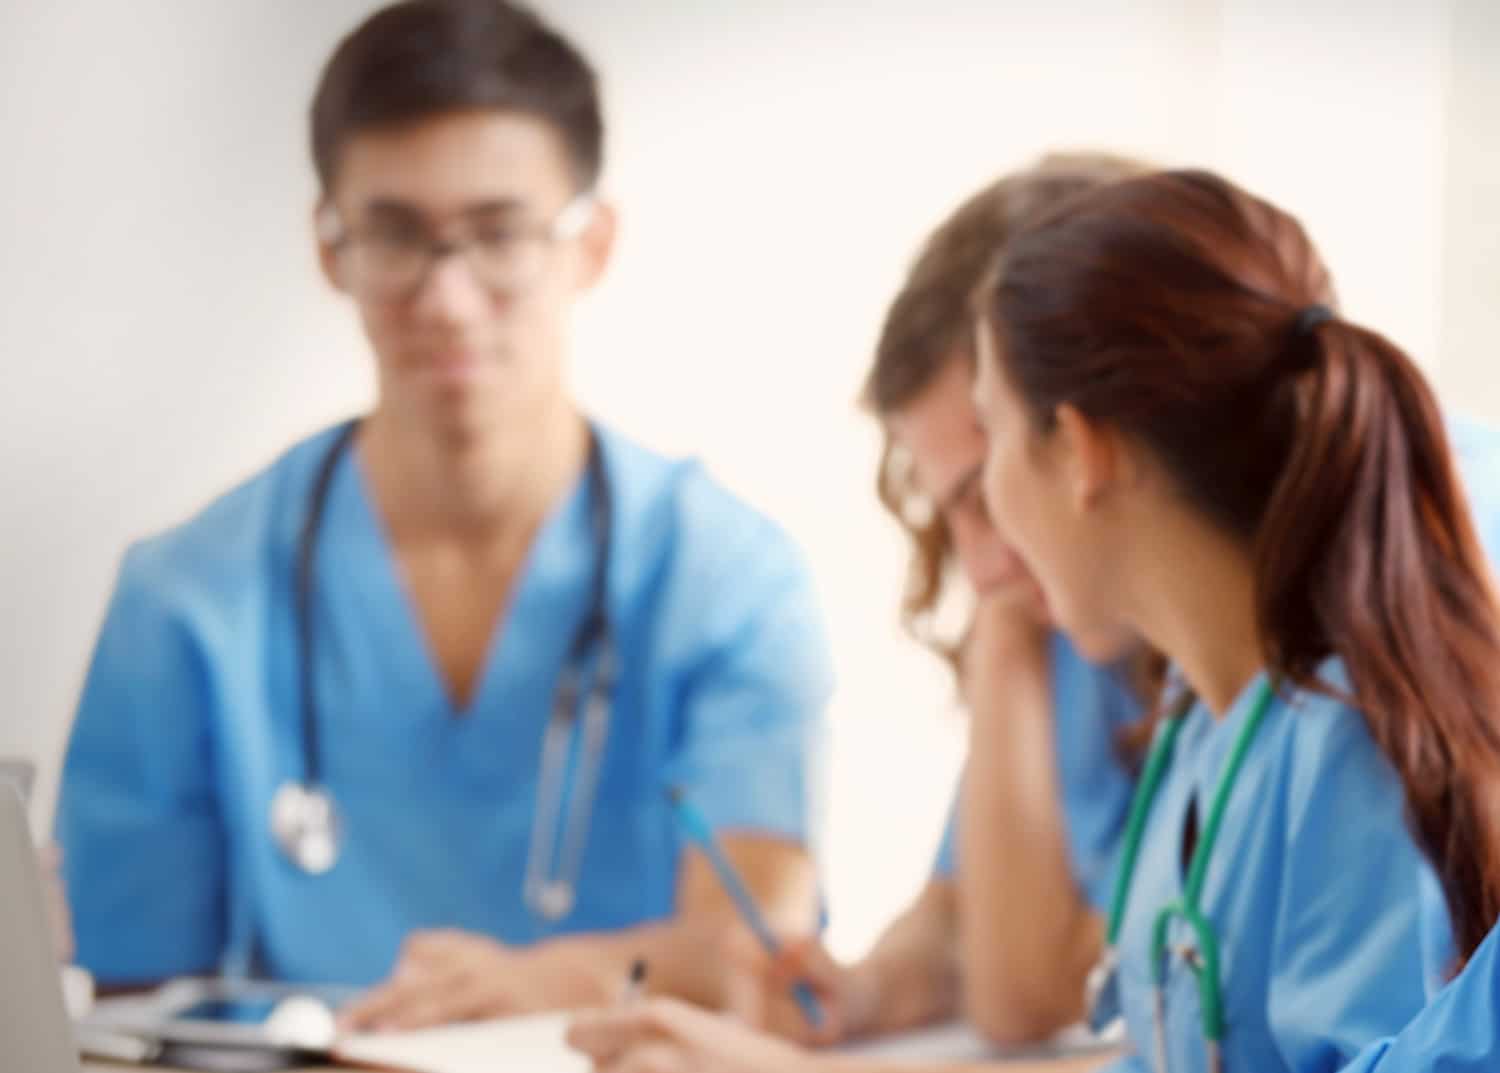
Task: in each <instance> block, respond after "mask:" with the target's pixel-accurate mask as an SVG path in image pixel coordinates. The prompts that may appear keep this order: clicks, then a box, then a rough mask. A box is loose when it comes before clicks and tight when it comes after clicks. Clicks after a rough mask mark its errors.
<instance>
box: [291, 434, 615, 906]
mask: <svg viewBox="0 0 1500 1073" xmlns="http://www.w3.org/2000/svg"><path fill="white" fill-rule="evenodd" d="M358 427H359V421H358V420H357V419H356V420H353V421H350V422H348V423H347V424H345V425H344V426H343V427H342V428H341V429H339V430H338V432H337V433H336V434H335V435H334V439H333V443H332V444H330V446H329V448H328V451H327V452H326V453H325V454H324V456H323V460H322V462H321V463H320V464H319V466H318V470H317V473H316V475H315V477H314V478H313V484H312V490H311V492H310V493H309V495H308V501H307V512H306V514H305V515H304V517H303V520H302V528H301V531H300V533H299V534H298V538H297V561H296V573H295V576H294V584H293V596H294V599H295V601H296V616H297V622H296V629H297V647H298V660H299V662H298V685H299V699H300V703H301V712H302V774H303V777H302V779H301V780H300V781H298V780H296V779H287V780H286V781H284V782H282V783H281V785H280V786H278V787H277V788H276V793H275V794H274V795H273V797H272V798H271V833H272V835H273V836H274V838H275V840H276V843H277V845H278V846H279V847H280V848H281V851H282V853H284V854H285V855H286V858H287V859H288V860H289V861H290V862H291V863H292V864H294V865H295V866H296V867H297V868H299V869H301V870H302V871H303V872H305V873H307V874H308V875H314V876H316V875H323V874H325V873H327V872H328V871H330V870H331V869H332V868H333V866H334V865H335V864H336V863H337V862H338V856H339V845H340V842H341V840H342V831H341V824H340V820H339V815H338V809H337V808H336V807H335V805H334V801H333V795H332V793H331V792H330V791H329V790H328V788H327V787H326V786H324V785H323V779H322V774H323V772H322V750H321V747H320V741H319V734H320V725H321V724H320V720H319V718H318V701H317V690H316V688H315V686H316V682H315V677H316V668H317V659H316V655H317V652H316V640H317V631H316V630H315V629H314V628H313V602H314V596H315V591H314V590H315V579H316V565H317V563H316V560H317V550H318V534H319V530H320V528H321V527H322V522H323V514H324V511H325V509H326V508H327V506H328V495H329V489H330V486H331V485H332V483H333V474H334V470H335V469H336V468H337V466H338V463H339V460H340V459H341V458H343V456H344V455H345V454H346V453H347V452H348V450H349V446H350V444H351V443H352V442H353V441H354V433H355V431H356V430H357V429H358ZM587 480H588V486H589V514H590V522H591V528H592V533H593V541H594V548H595V553H594V576H593V582H592V592H591V595H590V602H589V609H588V613H587V614H586V615H584V618H583V622H582V623H580V624H579V627H578V629H577V631H576V632H575V633H574V635H573V641H572V644H571V645H570V646H569V648H568V654H567V659H566V660H565V662H564V663H563V670H562V675H561V677H560V678H559V680H558V684H557V690H556V692H555V693H554V694H553V701H552V715H551V717H550V718H549V719H548V721H547V730H546V734H545V736H544V738H543V740H542V757H541V759H542V767H541V773H540V776H539V779H538V782H537V800H536V809H535V812H534V814H533V817H532V828H531V845H530V848H529V850H528V852H527V860H526V877H525V881H524V885H523V888H522V893H523V896H524V897H525V900H526V904H527V905H528V907H530V909H531V910H532V911H533V912H534V913H536V914H537V915H538V916H540V917H542V918H544V919H546V920H549V921H558V920H561V919H562V918H563V917H565V916H567V915H568V914H569V913H570V912H572V910H573V906H574V904H575V903H576V902H577V889H578V877H579V873H580V872H581V870H582V867H583V852H584V848H585V845H586V843H587V841H588V827H589V818H590V816H591V814H592V812H593V807H594V796H595V793H596V791H597V790H598V784H599V774H600V769H601V767H602V766H603V760H604V747H605V744H606V740H607V738H608V736H609V720H610V696H611V693H612V692H613V689H614V685H615V679H616V676H617V674H618V671H619V662H618V659H617V653H616V645H615V636H614V629H613V627H612V626H611V624H610V620H609V612H608V609H607V604H608V601H607V596H608V589H609V573H610V570H609V565H610V563H609V561H610V552H611V544H612V538H613V528H614V527H613V517H612V512H611V505H612V504H611V500H612V495H611V488H610V482H609V476H608V472H607V470H606V467H605V464H604V454H603V451H602V449H601V448H600V445H599V434H598V432H597V431H596V430H595V429H593V428H592V427H591V428H590V429H589V455H588V474H587ZM590 653H593V654H594V656H595V658H594V660H593V667H592V674H590V671H589V663H590V660H589V655H590ZM585 685H587V692H585ZM580 698H582V701H583V703H582V732H583V743H582V750H581V752H580V755H579V759H578V764H577V768H576V776H575V778H574V780H573V782H574V787H573V790H574V792H573V794H572V795H571V799H570V798H569V794H568V782H569V779H568V778H567V768H568V753H569V751H570V747H571V744H572V740H573V738H574V736H575V734H576V733H577V732H578V724H579V721H580V720H579V710H580V704H579V700H580Z"/></svg>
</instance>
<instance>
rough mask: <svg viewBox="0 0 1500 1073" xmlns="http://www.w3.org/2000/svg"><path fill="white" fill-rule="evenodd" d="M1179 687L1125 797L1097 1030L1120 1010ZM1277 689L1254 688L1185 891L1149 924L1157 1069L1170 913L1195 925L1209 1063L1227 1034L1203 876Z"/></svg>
mask: <svg viewBox="0 0 1500 1073" xmlns="http://www.w3.org/2000/svg"><path fill="white" fill-rule="evenodd" d="M1179 684H1180V685H1181V688H1180V689H1179V690H1172V691H1169V692H1168V694H1167V697H1166V710H1167V712H1168V715H1167V716H1166V718H1165V719H1164V720H1163V723H1162V726H1161V727H1160V728H1159V729H1158V731H1157V733H1156V737H1155V739H1154V740H1153V742H1152V745H1151V751H1150V753H1149V754H1148V756H1147V758H1146V766H1145V769H1144V770H1143V771H1142V773H1141V782H1140V785H1139V786H1138V787H1137V788H1136V792H1135V796H1134V798H1133V799H1132V800H1131V803H1130V813H1129V818H1128V819H1127V821H1126V825H1125V836H1124V841H1123V844H1122V847H1121V852H1120V863H1119V870H1118V872H1117V873H1116V877H1115V890H1114V896H1113V898H1112V899H1111V902H1110V911H1109V931H1108V935H1107V938H1106V940H1105V947H1104V953H1103V955H1102V956H1101V957H1100V959H1099V964H1098V965H1096V966H1095V967H1094V970H1093V971H1092V972H1091V973H1090V974H1089V983H1088V990H1089V1023H1090V1025H1091V1026H1092V1027H1093V1028H1094V1029H1095V1031H1099V1030H1101V1029H1102V1028H1103V1027H1104V1025H1105V1024H1107V1023H1108V1022H1109V1021H1112V1020H1114V1019H1115V1018H1116V1017H1118V1016H1119V1014H1120V997H1119V977H1118V969H1119V955H1118V944H1119V941H1120V931H1121V928H1122V926H1123V924H1124V920H1125V911H1126V909H1127V908H1128V906H1129V904H1130V888H1131V884H1132V883H1133V882H1134V879H1135V868H1136V859H1137V857H1138V856H1139V855H1140V849H1141V842H1142V841H1143V839H1144V836H1145V830H1146V822H1147V820H1148V818H1149V817H1150V814H1151V806H1152V805H1153V804H1154V803H1155V800H1156V795H1157V792H1158V791H1159V790H1160V789H1161V784H1162V782H1163V780H1164V779H1165V778H1166V774H1167V770H1168V769H1169V768H1170V767H1171V763H1172V754H1173V752H1174V750H1175V749H1176V745H1177V736H1178V734H1179V733H1180V732H1181V730H1182V726H1183V723H1184V722H1185V721H1186V719H1187V714H1188V712H1190V711H1191V710H1192V708H1193V705H1194V704H1195V703H1196V702H1197V698H1196V696H1194V694H1193V693H1192V691H1191V690H1189V689H1187V688H1186V686H1185V683H1179ZM1275 695H1276V683H1275V681H1274V680H1273V679H1272V678H1270V677H1267V678H1266V679H1265V680H1264V681H1263V682H1262V683H1261V685H1260V689H1259V691H1258V692H1257V693H1256V696H1255V701H1254V704H1253V706H1252V707H1251V710H1250V714H1249V716H1248V717H1247V718H1246V720H1245V724H1244V726H1242V727H1241V728H1240V732H1239V734H1238V735H1237V736H1236V737H1235V740H1234V744H1233V746H1232V747H1231V749H1230V753H1229V758H1228V760H1227V761H1226V763H1225V765H1224V769H1223V770H1222V771H1221V772H1220V774H1219V781H1218V784H1217V785H1216V786H1215V787H1214V794H1213V799H1212V801H1211V802H1210V805H1209V812H1208V819H1207V821H1206V823H1205V825H1204V828H1203V832H1202V833H1201V834H1200V835H1199V838H1198V844H1197V846H1195V847H1194V849H1193V856H1192V860H1191V861H1190V862H1189V864H1188V877H1187V883H1186V884H1185V886H1184V888H1183V894H1182V897H1181V898H1179V899H1177V900H1175V901H1173V902H1170V903H1169V904H1167V905H1165V906H1163V907H1162V908H1161V910H1160V911H1159V912H1158V913H1157V915H1156V918H1155V920H1154V921H1153V923H1152V929H1151V948H1150V949H1151V982H1152V986H1153V990H1154V992H1155V993H1154V996H1153V1001H1154V1007H1155V1008H1154V1010H1153V1022H1154V1029H1155V1035H1156V1039H1155V1047H1156V1063H1155V1064H1156V1069H1157V1073H1166V1070H1167V1061H1166V1038H1165V1033H1166V1010H1165V1005H1166V974H1167V961H1168V958H1167V955H1168V948H1167V932H1168V929H1169V927H1170V925H1171V923H1172V921H1173V920H1181V921H1183V922H1184V923H1185V924H1186V925H1187V926H1188V928H1189V929H1190V930H1191V931H1192V932H1193V940H1194V943H1195V949H1194V950H1193V951H1192V952H1191V956H1189V957H1186V958H1185V962H1186V964H1187V965H1188V967H1189V969H1190V970H1191V971H1192V973H1193V976H1194V979H1195V980H1196V982H1197V984H1198V995H1199V1004H1200V1006H1201V1011H1200V1013H1201V1018H1202V1026H1201V1027H1202V1030H1203V1038H1204V1040H1205V1041H1206V1042H1207V1044H1208V1048H1209V1054H1210V1065H1211V1068H1217V1067H1218V1060H1219V1051H1220V1045H1221V1043H1222V1041H1223V1039H1224V1027H1225V1026H1224V1009H1223V993H1222V988H1221V986H1220V979H1219V948H1218V939H1217V936H1216V935H1215V934H1214V930H1213V927H1212V925H1211V924H1210V923H1209V922H1208V919H1207V917H1205V916H1204V915H1203V913H1202V911H1201V910H1200V908H1199V899H1200V897H1201V895H1202V892H1203V884H1204V881H1205V879H1206V878H1207V875H1208V865H1209V861H1210V860H1211V859H1212V856H1213V849H1214V844H1215V843H1216V842H1217V841H1218V837H1219V828H1220V826H1221V825H1222V823H1223V820H1224V813H1225V811H1226V810H1227V808H1228V805H1229V799H1230V797H1231V796H1232V795H1233V793H1234V785H1235V782H1236V781H1237V779H1238V778H1239V773H1240V768H1241V767H1243V766H1244V762H1245V757H1246V755H1247V754H1248V753H1249V751H1250V745H1251V743H1252V742H1253V741H1254V739H1255V735H1256V733H1257V732H1258V731H1259V730H1260V726H1261V724H1262V723H1263V722H1264V721H1265V717H1266V713H1267V711H1269V710H1270V707H1271V700H1272V699H1273V698H1274V697H1275Z"/></svg>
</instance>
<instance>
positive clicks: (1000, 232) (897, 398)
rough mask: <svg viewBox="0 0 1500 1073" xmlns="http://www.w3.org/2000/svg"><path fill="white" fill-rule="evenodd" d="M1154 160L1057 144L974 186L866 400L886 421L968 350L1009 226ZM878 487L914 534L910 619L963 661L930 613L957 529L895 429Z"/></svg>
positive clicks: (936, 235) (889, 330) (910, 294)
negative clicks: (935, 507) (1062, 148)
mask: <svg viewBox="0 0 1500 1073" xmlns="http://www.w3.org/2000/svg"><path fill="white" fill-rule="evenodd" d="M1147 170H1148V169H1147V168H1146V166H1145V165H1144V164H1140V163H1137V162H1136V161H1133V160H1129V159H1126V158H1124V157H1118V156H1111V155H1109V154H1107V153H1057V154H1053V155H1050V156H1047V157H1044V158H1043V159H1042V160H1041V161H1040V162H1038V163H1036V164H1034V165H1032V166H1031V167H1028V168H1025V169H1023V170H1021V171H1016V172H1012V173H1011V174H1009V175H1006V176H1005V177H1004V178H1001V179H999V180H997V181H996V182H993V183H991V184H990V185H989V186H986V187H984V188H983V189H982V190H980V191H979V192H978V193H976V194H974V195H972V196H971V197H970V198H969V199H968V200H967V201H965V202H964V203H963V204H962V205H960V206H959V207H958V208H957V209H956V210H954V212H953V213H952V214H951V215H950V216H949V217H948V218H947V219H946V220H945V221H944V222H943V223H942V225H941V226H939V227H938V229H937V230H936V231H934V232H933V233H932V235H931V236H930V237H929V238H928V239H927V241H926V243H925V244H924V245H923V246H922V249H921V252H920V253H919V254H918V256H917V258H916V260H915V261H914V262H913V264H912V266H911V269H910V270H909V272H908V273H907V277H906V282H905V283H904V284H903V285H902V287H901V290H900V292H899V293H897V295H896V297H895V299H894V300H893V301H892V302H891V305H890V309H889V310H888V311H887V313H886V316H885V324H884V326H883V327H882V329H881V332H880V340H879V342H878V343H877V344H876V347H875V361H874V364H873V366H872V367H871V369H870V372H869V374H868V376H867V378H866V381H865V387H864V392H863V397H864V402H865V405H866V406H867V407H868V408H869V409H870V410H871V411H872V412H873V413H874V414H875V416H876V417H878V418H880V419H881V420H882V421H884V420H885V419H886V418H889V417H890V416H892V415H893V414H895V413H896V412H897V411H899V410H901V409H902V408H903V407H905V406H908V405H910V404H911V403H912V402H914V401H915V400H916V399H917V398H918V397H919V396H920V395H921V394H922V393H923V392H924V391H926V390H927V388H928V387H929V386H931V384H932V383H933V382H934V381H935V380H936V379H937V378H938V375H939V374H940V373H941V372H942V371H943V370H944V369H946V368H947V367H948V365H949V363H951V362H953V361H959V360H969V359H968V357H967V355H968V351H969V346H968V342H969V334H970V320H969V315H968V310H969V304H968V303H969V299H970V297H971V296H972V295H973V293H974V289H975V288H976V287H978V286H979V284H980V281H981V280H982V279H983V278H984V275H985V272H986V271H988V270H989V269H990V268H991V266H992V265H993V263H994V259H995V251H996V250H997V249H999V248H1001V247H1002V246H1004V245H1005V242H1006V240H1007V239H1008V238H1009V237H1010V235H1011V234H1013V233H1014V232H1015V231H1017V230H1018V229H1020V228H1022V227H1024V226H1025V225H1026V224H1027V223H1028V222H1030V221H1031V220H1032V219H1033V218H1034V217H1035V216H1036V215H1037V214H1038V213H1042V212H1045V211H1047V210H1048V209H1052V208H1055V207H1056V206H1057V205H1058V204H1060V203H1062V202H1064V201H1066V200H1067V199H1068V198H1069V197H1071V196H1073V195H1075V194H1078V193H1081V192H1083V191H1086V190H1090V189H1093V188H1094V187H1097V186H1100V185H1102V184H1104V183H1108V182H1113V181H1115V180H1116V179H1122V178H1125V177H1126V176H1130V175H1140V174H1143V173H1144V172H1146V171H1147ZM876 489H877V492H878V493H879V495H880V501H881V502H882V503H884V504H885V507H886V509H887V510H889V511H890V513H891V515H892V516H893V517H894V518H895V519H896V521H897V522H898V523H900V525H901V527H902V528H903V529H905V530H906V532H907V535H908V536H909V537H910V539H911V545H912V557H911V563H910V565H909V566H908V568H907V577H906V588H905V592H904V594H903V597H902V605H901V622H902V625H903V626H904V627H905V628H906V630H907V632H908V633H910V634H911V635H912V636H913V637H914V638H916V639H917V640H919V641H921V642H922V643H923V644H925V645H928V646H929V647H930V648H932V649H933V650H934V651H936V652H937V653H938V654H939V655H940V656H942V657H943V659H944V660H946V661H947V662H948V663H949V664H950V665H952V666H954V667H955V668H956V667H957V661H958V655H959V652H958V649H959V646H960V644H961V642H959V641H955V640H949V639H945V638H943V637H941V636H939V635H938V633H937V631H936V629H935V628H934V626H933V622H932V617H933V613H934V610H935V609H936V607H937V604H938V602H939V600H940V599H941V596H942V591H943V584H944V581H945V579H946V577H947V572H948V570H949V569H950V567H951V564H952V561H953V542H952V538H951V537H950V535H949V533H948V530H947V526H946V525H945V524H944V522H943V518H942V516H941V515H939V514H938V513H937V512H936V511H932V510H930V509H924V507H926V506H927V504H928V500H927V497H926V496H925V495H923V494H922V492H921V490H920V489H919V488H917V486H916V484H915V482H914V481H913V479H912V477H911V472H910V464H909V460H907V459H906V458H905V455H904V452H903V451H902V450H901V448H900V447H899V445H898V444H897V443H896V442H895V441H894V440H893V439H892V437H891V435H890V432H889V430H887V431H886V434H885V445H884V447H883V449H882V451H881V456H880V467H879V470H878V472H877V475H876Z"/></svg>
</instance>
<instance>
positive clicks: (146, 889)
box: [57, 552, 227, 983]
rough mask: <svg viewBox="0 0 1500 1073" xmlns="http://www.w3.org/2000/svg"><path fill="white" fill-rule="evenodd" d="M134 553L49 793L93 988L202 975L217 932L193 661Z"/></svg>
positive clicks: (211, 796) (190, 646)
mask: <svg viewBox="0 0 1500 1073" xmlns="http://www.w3.org/2000/svg"><path fill="white" fill-rule="evenodd" d="M143 559H144V556H142V555H140V554H138V553H136V552H132V553H131V554H130V555H128V556H127V557H126V560H125V563H124V565H123V567H122V569H121V573H120V578H119V580H118V582H117V586H116V589H115V592H114V594H113V597H112V599H111V602H110V606H109V610H108V612H107V614H106V617H105V621H104V626H103V628H102V630H101V632H100V634H99V638H98V641H97V643H96V645H95V649H94V653H93V657H92V661H91V664H90V667H89V670H88V675H87V679H86V681H85V684H84V689H83V695H82V699H81V700H80V702H79V706H78V711H77V714H76V716H75V719H74V723H73V729H72V735H71V739H70V742H69V745H68V751H67V757H66V760H65V763H64V768H63V775H62V785H61V793H60V797H59V802H58V817H57V834H58V839H59V841H60V842H61V844H62V845H63V847H64V853H65V857H64V859H65V868H66V880H67V885H68V894H69V900H70V902H71V908H72V913H73V925H74V929H75V932H76V940H77V948H78V954H77V957H78V961H79V963H80V964H82V965H83V966H85V967H86V968H88V969H89V970H91V971H92V972H93V973H94V975H95V976H97V977H98V978H99V979H100V980H101V981H102V982H105V983H132V982H146V981H155V980H161V979H165V978H166V977H169V976H173V975H180V974H185V973H201V972H206V971H210V970H212V969H213V968H214V967H215V966H216V963H217V961H218V958H219V956H220V954H221V952H222V949H223V946H224V943H225V932H226V918H227V911H226V906H225V897H224V885H223V884H224V879H223V872H224V844H223V843H224V839H223V834H222V831H221V825H220V822H219V816H218V811H217V802H216V797H215V793H214V789H213V787H214V774H213V765H212V762H211V749H210V747H209V734H208V728H207V713H208V703H209V700H208V696H207V689H206V684H205V676H204V673H203V666H202V661H201V659H200V658H199V656H198V655H197V653H196V647H195V644H194V641H193V639H192V636H191V631H190V630H189V629H188V628H187V626H186V624H185V623H184V622H183V621H182V620H181V619H180V617H176V616H174V615H173V614H171V613H170V612H168V610H167V609H166V601H165V600H164V596H165V593H164V592H163V586H162V585H159V584H154V583H153V582H152V580H151V575H150V573H149V571H148V570H147V569H146V567H145V565H144V563H143Z"/></svg>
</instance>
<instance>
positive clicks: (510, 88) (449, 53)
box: [311, 0, 604, 192]
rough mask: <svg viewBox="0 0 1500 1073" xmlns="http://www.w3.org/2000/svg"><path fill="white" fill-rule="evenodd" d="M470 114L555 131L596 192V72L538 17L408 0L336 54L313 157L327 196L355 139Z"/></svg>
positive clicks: (515, 8)
mask: <svg viewBox="0 0 1500 1073" xmlns="http://www.w3.org/2000/svg"><path fill="white" fill-rule="evenodd" d="M471 109H493V110H497V111H513V112H521V113H525V114H527V115H532V116H535V117H537V118H539V119H542V120H545V121H546V122H548V123H550V124H552V126H553V127H554V128H555V129H556V130H557V132H558V134H559V136H560V137H561V138H562V141H563V144H564V146H565V147H566V149H567V151H568V155H569V158H570V160H571V163H572V166H573V172H574V178H575V180H576V181H577V183H578V185H579V187H580V188H583V189H587V188H589V187H591V186H593V185H594V183H595V182H597V181H598V178H599V172H600V169H601V168H602V167H603V160H604V120H603V116H602V115H601V111H600V106H599V90H598V85H597V81H596V79H595V76H594V72H593V69H592V68H591V67H590V66H589V63H588V61H587V60H586V59H585V58H584V57H583V55H582V53H580V52H579V51H578V49H576V48H575V47H574V46H573V45H572V44H571V43H570V42H569V41H568V40H567V39H566V38H564V37H563V36H562V35H561V34H559V33H557V32H556V31H555V30H553V29H552V28H551V27H549V26H548V25H547V24H546V23H544V22H543V21H542V20H541V19H539V18H538V17H537V16H536V15H535V14H533V13H532V12H531V10H530V9H528V8H526V7H523V6H521V5H519V4H513V3H508V2H506V0H406V2H404V3H399V4H392V5H391V6H389V7H386V8H382V9H381V10H379V11H377V12H376V13H375V14H373V15H371V16H370V17H369V18H368V19H366V20H365V21H364V22H363V23H361V24H360V25H359V26H358V27H357V28H356V29H355V30H354V31H353V32H352V33H350V34H349V35H348V36H347V37H345V38H344V40H343V41H342V42H340V43H339V46H338V48H337V49H335V51H334V53H333V56H332V57H331V58H330V59H329V61H328V64H327V66H325V67H324V68H323V75H322V78H321V79H320V80H319V83H318V89H317V92H316V94H315V95H314V96H313V103H312V116H311V120H312V123H311V126H312V156H313V164H314V166H315V167H316V168H317V171H318V180H319V182H321V183H322V185H323V190H324V191H325V192H327V191H328V190H330V189H332V187H333V181H334V178H335V176H336V175H337V172H338V161H339V152H340V150H341V149H342V148H343V146H344V143H345V142H346V141H347V140H348V139H349V138H350V137H351V136H352V135H355V134H358V133H360V132H362V131H366V130H372V129H376V128H381V127H392V126H399V125H401V124H404V123H411V122H415V121H418V120H422V119H428V118H431V117H433V116H437V115H442V114H444V113H448V112H458V111H466V110H471Z"/></svg>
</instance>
